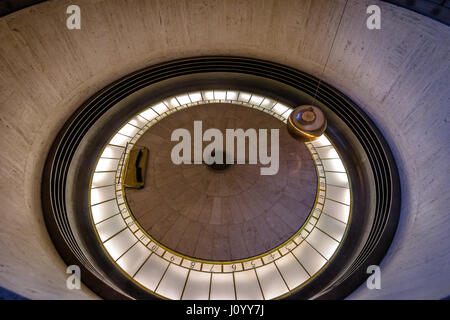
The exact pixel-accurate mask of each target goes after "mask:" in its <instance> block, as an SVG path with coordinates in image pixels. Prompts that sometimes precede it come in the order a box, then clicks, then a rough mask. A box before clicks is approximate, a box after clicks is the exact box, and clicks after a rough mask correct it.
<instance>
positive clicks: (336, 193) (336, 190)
mask: <svg viewBox="0 0 450 320" xmlns="http://www.w3.org/2000/svg"><path fill="white" fill-rule="evenodd" d="M327 198H329V199H332V200H335V201H338V202H342V203H345V204H347V205H350V189H347V188H340V187H335V186H331V185H329V186H327Z"/></svg>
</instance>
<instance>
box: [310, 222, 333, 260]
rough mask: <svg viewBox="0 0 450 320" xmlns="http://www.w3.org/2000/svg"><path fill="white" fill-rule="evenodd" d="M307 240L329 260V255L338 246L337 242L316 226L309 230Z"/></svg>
mask: <svg viewBox="0 0 450 320" xmlns="http://www.w3.org/2000/svg"><path fill="white" fill-rule="evenodd" d="M307 241H308V242H309V244H310V245H311V246H313V248H314V249H316V250H317V251H319V253H320V254H321V255H322V256H324V257H325V259H327V260H330V258H331V256H332V255H333V253H334V252H335V251H336V249H337V247H338V246H339V242H337V241H336V240H334V239H332V238H331V237H330V236H328V235H327V234H325V233H324V232H323V231H320V230H319V229H317V228H314V230H313V231H311V233H310V234H309V236H308V238H307Z"/></svg>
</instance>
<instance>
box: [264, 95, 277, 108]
mask: <svg viewBox="0 0 450 320" xmlns="http://www.w3.org/2000/svg"><path fill="white" fill-rule="evenodd" d="M276 103H277V102H276V101H274V100H271V99H269V98H264V100H263V101H262V102H261V105H260V106H261V107H263V108H266V109H272V108H273V106H274V105H275V104H276Z"/></svg>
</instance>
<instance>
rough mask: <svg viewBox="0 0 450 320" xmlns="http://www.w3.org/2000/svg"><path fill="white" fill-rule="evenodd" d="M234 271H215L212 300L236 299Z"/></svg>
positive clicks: (212, 280) (212, 281) (212, 283)
mask: <svg viewBox="0 0 450 320" xmlns="http://www.w3.org/2000/svg"><path fill="white" fill-rule="evenodd" d="M234 299H235V295H234V285H233V274H232V273H213V274H212V279H211V296H210V300H234Z"/></svg>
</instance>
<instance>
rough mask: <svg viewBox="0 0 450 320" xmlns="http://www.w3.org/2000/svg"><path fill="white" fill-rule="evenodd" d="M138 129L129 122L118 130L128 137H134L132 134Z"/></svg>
mask: <svg viewBox="0 0 450 320" xmlns="http://www.w3.org/2000/svg"><path fill="white" fill-rule="evenodd" d="M138 131H139V129H138V128H136V127H134V126H132V125H131V124H126V125H124V126H123V127H122V129H120V130H119V133H120V134H123V135H125V136H128V137H134V135H135V134H136V133H137V132H138Z"/></svg>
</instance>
